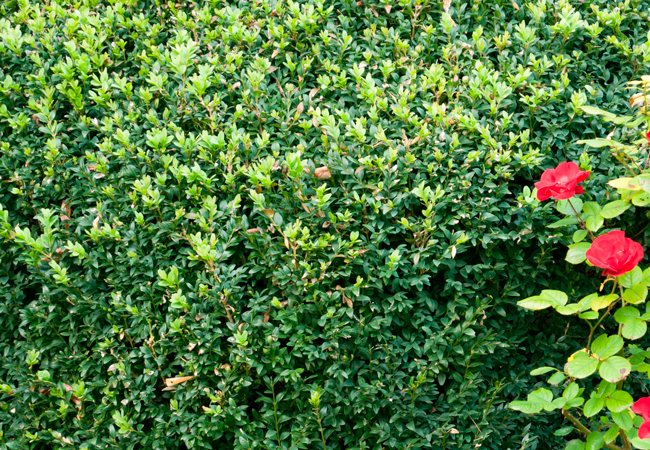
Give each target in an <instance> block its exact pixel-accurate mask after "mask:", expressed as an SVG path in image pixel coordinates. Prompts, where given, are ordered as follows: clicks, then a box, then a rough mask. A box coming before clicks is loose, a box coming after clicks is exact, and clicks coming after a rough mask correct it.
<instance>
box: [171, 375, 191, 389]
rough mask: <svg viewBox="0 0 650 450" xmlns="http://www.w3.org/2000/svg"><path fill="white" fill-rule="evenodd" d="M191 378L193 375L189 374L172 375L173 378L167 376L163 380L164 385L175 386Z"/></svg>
mask: <svg viewBox="0 0 650 450" xmlns="http://www.w3.org/2000/svg"><path fill="white" fill-rule="evenodd" d="M192 378H194V377H193V376H189V377H173V378H167V379H166V380H165V385H166V386H167V387H172V386H176V385H177V384H181V383H185V382H186V381H188V380H191V379H192Z"/></svg>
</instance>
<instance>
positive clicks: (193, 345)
mask: <svg viewBox="0 0 650 450" xmlns="http://www.w3.org/2000/svg"><path fill="white" fill-rule="evenodd" d="M194 347H196V343H195V342H190V345H188V346H187V349H188V350H189V351H192V350H194Z"/></svg>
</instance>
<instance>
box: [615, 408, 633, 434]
mask: <svg viewBox="0 0 650 450" xmlns="http://www.w3.org/2000/svg"><path fill="white" fill-rule="evenodd" d="M612 419H613V420H614V422H615V423H616V425H618V426H619V427H621V428H622V429H623V430H625V431H629V430H631V429H632V427H633V426H634V422H633V421H632V416H631V415H630V412H629V411H628V410H624V411H621V412H618V413H617V412H613V413H612Z"/></svg>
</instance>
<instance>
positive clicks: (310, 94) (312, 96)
mask: <svg viewBox="0 0 650 450" xmlns="http://www.w3.org/2000/svg"><path fill="white" fill-rule="evenodd" d="M316 94H318V88H314V89H312V90H311V91H309V101H310V102H311V101H312V100H313V98H314V97H315V96H316Z"/></svg>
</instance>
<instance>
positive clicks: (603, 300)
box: [591, 294, 618, 311]
mask: <svg viewBox="0 0 650 450" xmlns="http://www.w3.org/2000/svg"><path fill="white" fill-rule="evenodd" d="M617 299H618V295H616V294H609V295H601V296H600V297H596V298H595V299H594V300H592V302H591V309H593V310H594V311H599V310H601V309H604V308H607V307H608V306H609V305H611V304H612V303H613V302H614V301H616V300H617Z"/></svg>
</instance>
